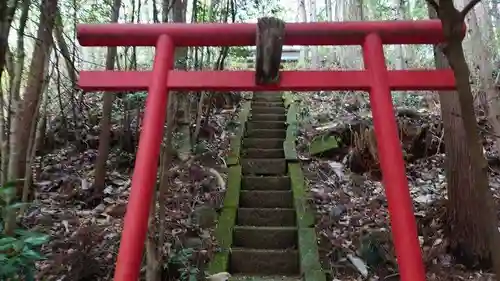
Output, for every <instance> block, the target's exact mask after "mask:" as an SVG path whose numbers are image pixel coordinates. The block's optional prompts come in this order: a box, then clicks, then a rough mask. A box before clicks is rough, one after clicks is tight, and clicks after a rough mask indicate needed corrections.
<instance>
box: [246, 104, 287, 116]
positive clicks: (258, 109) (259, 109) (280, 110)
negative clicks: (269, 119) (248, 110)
mask: <svg viewBox="0 0 500 281" xmlns="http://www.w3.org/2000/svg"><path fill="white" fill-rule="evenodd" d="M252 113H253V114H257V113H265V114H285V108H284V107H283V106H276V107H271V106H254V107H252Z"/></svg>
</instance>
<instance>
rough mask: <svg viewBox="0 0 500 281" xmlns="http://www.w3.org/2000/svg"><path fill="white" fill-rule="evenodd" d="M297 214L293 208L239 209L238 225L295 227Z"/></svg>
mask: <svg viewBox="0 0 500 281" xmlns="http://www.w3.org/2000/svg"><path fill="white" fill-rule="evenodd" d="M295 218H296V214H295V210H294V209H292V208H264V209H260V208H239V209H238V214H237V217H236V224H237V225H249V226H295V225H296V221H295Z"/></svg>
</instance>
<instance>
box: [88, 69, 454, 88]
mask: <svg viewBox="0 0 500 281" xmlns="http://www.w3.org/2000/svg"><path fill="white" fill-rule="evenodd" d="M280 76H281V82H280V83H279V84H277V85H273V86H266V87H264V86H258V85H255V72H253V71H170V73H169V75H168V80H167V81H168V82H166V83H167V87H168V88H169V89H171V90H176V91H178V90H186V91H261V90H268V91H272V90H275V91H317V90H333V91H335V90H360V91H368V90H369V89H370V85H371V84H370V83H371V82H370V79H369V76H370V74H369V73H368V72H367V71H284V72H281V73H280ZM151 77H152V72H151V71H81V72H80V79H79V81H78V85H79V87H80V88H81V89H83V90H84V91H145V90H147V89H148V86H149V85H150V83H151ZM304 77H307V79H304ZM388 83H389V87H390V89H391V90H395V91H398V90H399V91H404V90H443V91H445V90H453V89H455V78H454V77H453V72H452V71H451V70H395V71H389V72H388Z"/></svg>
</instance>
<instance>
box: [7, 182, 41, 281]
mask: <svg viewBox="0 0 500 281" xmlns="http://www.w3.org/2000/svg"><path fill="white" fill-rule="evenodd" d="M16 191H17V190H16V185H15V183H10V184H6V185H4V186H2V187H0V213H1V214H2V216H1V218H0V280H25V281H34V280H35V272H36V268H35V262H36V261H38V260H43V259H44V256H43V255H42V254H41V253H40V248H41V246H42V245H43V244H46V243H47V242H48V241H49V240H50V237H49V236H48V235H45V234H42V233H37V232H33V231H29V230H27V229H23V228H18V227H16V228H13V229H8V228H10V227H8V226H7V221H8V217H9V216H11V215H13V214H14V215H15V216H16V217H17V216H18V215H19V213H20V210H21V209H22V208H23V207H26V206H27V205H28V204H27V203H21V202H19V201H18V200H17V198H16Z"/></svg>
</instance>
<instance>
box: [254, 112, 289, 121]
mask: <svg viewBox="0 0 500 281" xmlns="http://www.w3.org/2000/svg"><path fill="white" fill-rule="evenodd" d="M250 120H252V121H283V122H285V121H286V115H284V114H264V113H253V114H252V115H251V117H250Z"/></svg>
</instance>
